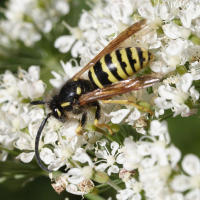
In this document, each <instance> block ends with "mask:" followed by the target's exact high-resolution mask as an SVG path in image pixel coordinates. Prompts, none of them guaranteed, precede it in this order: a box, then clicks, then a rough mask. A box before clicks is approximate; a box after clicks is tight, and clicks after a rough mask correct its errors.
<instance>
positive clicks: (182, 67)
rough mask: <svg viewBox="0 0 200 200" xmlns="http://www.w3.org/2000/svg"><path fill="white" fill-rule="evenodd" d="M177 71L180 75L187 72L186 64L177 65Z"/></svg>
mask: <svg viewBox="0 0 200 200" xmlns="http://www.w3.org/2000/svg"><path fill="white" fill-rule="evenodd" d="M176 71H177V72H178V73H179V75H181V76H182V75H183V74H185V73H187V68H186V67H185V65H178V66H177V67H176Z"/></svg>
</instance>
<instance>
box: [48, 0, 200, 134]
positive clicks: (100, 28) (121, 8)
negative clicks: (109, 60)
mask: <svg viewBox="0 0 200 200" xmlns="http://www.w3.org/2000/svg"><path fill="white" fill-rule="evenodd" d="M105 2H106V3H105ZM89 5H90V6H91V8H92V10H90V11H89V12H87V11H84V13H83V14H82V15H81V17H80V21H79V23H78V27H75V28H72V27H70V26H69V25H68V24H66V23H64V25H65V26H66V27H67V28H68V29H69V30H70V32H71V35H67V36H61V37H59V38H58V39H57V40H56V41H55V47H56V48H58V49H59V50H60V52H62V53H65V52H67V51H69V50H70V49H71V54H72V56H73V57H74V58H76V57H77V56H78V55H80V56H81V66H84V65H85V64H86V63H87V62H89V61H90V60H91V59H92V58H93V57H94V56H95V55H97V54H98V53H99V52H100V51H101V50H102V49H103V48H104V47H105V46H106V45H107V44H108V43H109V41H111V40H112V39H113V38H115V37H117V36H118V35H119V33H121V32H122V31H123V30H125V29H126V28H127V27H128V26H129V25H132V24H133V23H135V22H137V21H139V20H140V19H142V18H145V19H147V20H148V21H147V27H146V28H144V29H143V30H142V31H140V33H139V34H136V35H135V37H134V38H129V39H128V40H127V41H125V42H124V44H123V45H122V47H124V46H125V47H127V46H140V47H144V48H145V49H148V50H149V51H151V52H152V53H154V55H155V61H154V62H152V63H151V64H150V67H151V70H152V71H153V72H157V73H160V74H162V75H163V77H164V78H166V79H165V80H164V81H163V85H161V86H159V85H156V86H154V87H153V89H154V90H153V92H154V94H153V93H152V94H150V95H148V94H147V93H145V91H143V92H140V93H139V92H135V93H132V94H128V95H126V99H128V100H132V101H134V102H138V101H145V102H147V103H149V104H150V105H151V106H154V109H155V114H156V117H159V115H162V114H163V113H164V110H165V109H172V111H173V112H174V115H173V116H177V115H179V114H181V115H182V116H185V117H186V116H189V115H192V114H194V113H195V112H196V110H194V109H192V107H193V106H195V104H196V103H197V100H198V99H199V92H198V91H197V90H196V89H195V86H194V85H192V83H193V81H194V80H195V81H196V80H199V79H200V76H199V66H200V64H199V45H200V35H199V29H200V23H199V19H200V4H199V2H198V1H186V0H184V1H178V0H175V1H167V0H165V1H146V0H145V1H135V0H115V1H114V0H113V1H104V3H103V2H102V1H97V2H95V3H94V4H92V3H90V4H89ZM62 64H63V68H64V69H65V72H66V74H67V75H69V73H68V71H67V69H68V68H69V66H70V67H71V66H72V62H68V63H67V64H66V65H65V64H64V63H62ZM75 66H76V68H77V70H78V64H77V63H76V62H75ZM67 67H68V68H67ZM52 73H53V74H54V76H55V77H56V79H54V80H52V81H54V82H55V83H56V84H54V86H58V85H59V84H60V83H61V80H62V79H61V77H60V76H59V75H58V74H57V73H56V72H52ZM174 84H175V86H174ZM156 97H157V98H156ZM154 100H155V101H154ZM129 109H130V106H129ZM120 112H121V113H120ZM126 112H127V114H128V113H129V114H131V113H130V112H128V111H125V110H123V111H118V114H117V113H115V114H114V115H115V117H114V118H113V119H112V122H113V123H119V122H118V121H120V119H118V120H116V121H115V119H116V114H117V115H118V116H121V120H122V115H123V116H124V117H125V116H126V115H127V114H126ZM122 113H123V114H122ZM133 115H134V116H135V117H136V115H135V114H131V115H129V118H128V119H127V121H128V120H129V119H130V117H131V116H133ZM137 116H138V115H137ZM139 118H140V116H138V117H136V120H138V119H139ZM132 121H133V119H132ZM129 123H130V122H129ZM132 125H133V123H132ZM136 125H137V127H139V128H138V131H140V132H141V133H144V130H143V129H141V128H140V126H141V124H138V123H137V124H136Z"/></svg>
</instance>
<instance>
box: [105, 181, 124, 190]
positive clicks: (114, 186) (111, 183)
mask: <svg viewBox="0 0 200 200" xmlns="http://www.w3.org/2000/svg"><path fill="white" fill-rule="evenodd" d="M107 183H108V184H109V185H110V186H111V187H113V188H114V189H115V190H117V191H118V190H122V189H121V188H120V187H119V186H118V185H117V184H115V183H114V182H113V181H111V180H110V179H109V180H108V182H107Z"/></svg>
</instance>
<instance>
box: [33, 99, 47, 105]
mask: <svg viewBox="0 0 200 200" xmlns="http://www.w3.org/2000/svg"><path fill="white" fill-rule="evenodd" d="M46 103H47V102H46V101H44V100H38V101H31V102H30V104H31V105H43V104H46Z"/></svg>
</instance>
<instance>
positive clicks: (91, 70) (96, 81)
mask: <svg viewBox="0 0 200 200" xmlns="http://www.w3.org/2000/svg"><path fill="white" fill-rule="evenodd" d="M90 72H91V76H92V80H93V81H94V82H95V84H96V85H97V86H98V87H99V88H103V85H102V84H101V83H100V82H99V80H98V78H97V77H96V74H95V72H94V68H93V67H91V68H90Z"/></svg>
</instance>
